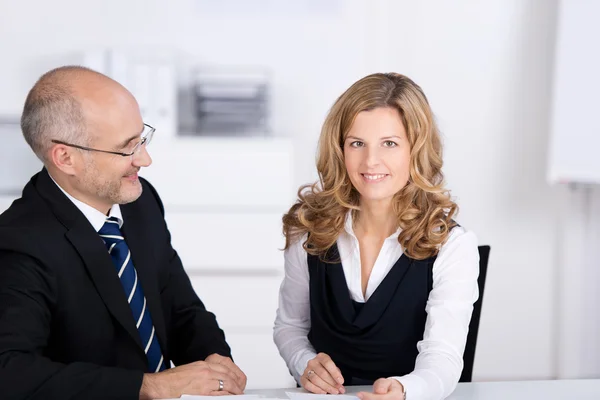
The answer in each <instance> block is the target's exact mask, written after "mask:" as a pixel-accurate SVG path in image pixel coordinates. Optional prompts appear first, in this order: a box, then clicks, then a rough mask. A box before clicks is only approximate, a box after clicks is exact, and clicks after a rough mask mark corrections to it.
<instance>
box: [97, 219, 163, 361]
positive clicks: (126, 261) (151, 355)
mask: <svg viewBox="0 0 600 400" xmlns="http://www.w3.org/2000/svg"><path fill="white" fill-rule="evenodd" d="M98 233H99V234H100V237H101V238H102V240H104V244H105V245H106V248H107V249H108V254H110V257H111V258H112V261H113V263H114V265H115V268H116V270H117V273H118V275H119V279H120V281H121V285H122V286H123V290H125V295H126V296H127V301H128V302H129V306H130V308H131V312H132V313H133V319H134V321H135V322H136V327H137V329H138V332H139V334H140V338H141V339H142V346H143V347H144V351H145V352H146V356H147V357H148V365H149V372H159V371H163V370H164V369H165V365H164V360H163V356H162V351H161V349H160V344H159V343H158V339H157V337H156V332H155V330H154V324H153V323H152V317H151V316H150V310H148V308H147V307H146V297H145V296H144V292H143V290H142V285H141V284H140V282H139V281H138V275H137V271H136V270H135V268H134V267H133V261H132V260H131V251H129V247H128V246H127V243H125V238H124V237H123V234H122V233H121V230H120V229H119V222H118V220H117V219H116V218H114V217H110V218H107V220H106V222H105V223H104V225H103V226H102V228H101V229H100V232H98Z"/></svg>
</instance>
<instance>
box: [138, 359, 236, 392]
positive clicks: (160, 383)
mask: <svg viewBox="0 0 600 400" xmlns="http://www.w3.org/2000/svg"><path fill="white" fill-rule="evenodd" d="M219 380H221V381H223V390H219V385H220V384H219ZM243 392H244V391H243V389H242V388H240V386H239V385H238V383H237V377H236V376H235V375H234V374H233V373H231V371H230V370H229V369H228V368H227V367H225V366H223V365H219V364H213V363H208V362H205V361H197V362H194V363H190V364H186V365H182V366H179V367H177V368H171V369H167V370H165V371H162V372H158V373H155V374H144V380H143V381H142V388H141V390H140V399H141V400H147V399H148V400H149V399H166V398H174V397H181V396H182V395H184V394H195V395H203V396H218V395H225V394H242V393H243Z"/></svg>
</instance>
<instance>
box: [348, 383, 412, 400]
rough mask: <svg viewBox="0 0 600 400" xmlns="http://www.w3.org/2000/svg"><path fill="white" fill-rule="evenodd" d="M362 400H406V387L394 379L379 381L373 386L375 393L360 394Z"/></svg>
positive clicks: (358, 394)
mask: <svg viewBox="0 0 600 400" xmlns="http://www.w3.org/2000/svg"><path fill="white" fill-rule="evenodd" d="M357 396H358V398H359V399H360V400H405V399H406V393H405V392H404V386H402V384H401V383H400V382H398V381H397V380H396V379H394V378H381V379H377V380H376V381H375V383H374V384H373V393H368V392H359V393H357Z"/></svg>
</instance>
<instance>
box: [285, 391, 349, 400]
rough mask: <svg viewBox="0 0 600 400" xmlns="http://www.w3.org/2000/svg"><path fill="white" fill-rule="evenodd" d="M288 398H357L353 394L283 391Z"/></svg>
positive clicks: (339, 399) (320, 399)
mask: <svg viewBox="0 0 600 400" xmlns="http://www.w3.org/2000/svg"><path fill="white" fill-rule="evenodd" d="M285 394H286V395H287V397H289V398H290V400H333V399H335V400H358V397H357V396H356V395H353V394H315V393H294V392H285Z"/></svg>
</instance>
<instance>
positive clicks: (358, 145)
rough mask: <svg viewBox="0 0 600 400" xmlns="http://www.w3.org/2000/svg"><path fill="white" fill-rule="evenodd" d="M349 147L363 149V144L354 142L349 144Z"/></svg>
mask: <svg viewBox="0 0 600 400" xmlns="http://www.w3.org/2000/svg"><path fill="white" fill-rule="evenodd" d="M350 146H351V147H363V146H364V143H363V142H359V141H355V142H352V143H350Z"/></svg>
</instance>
